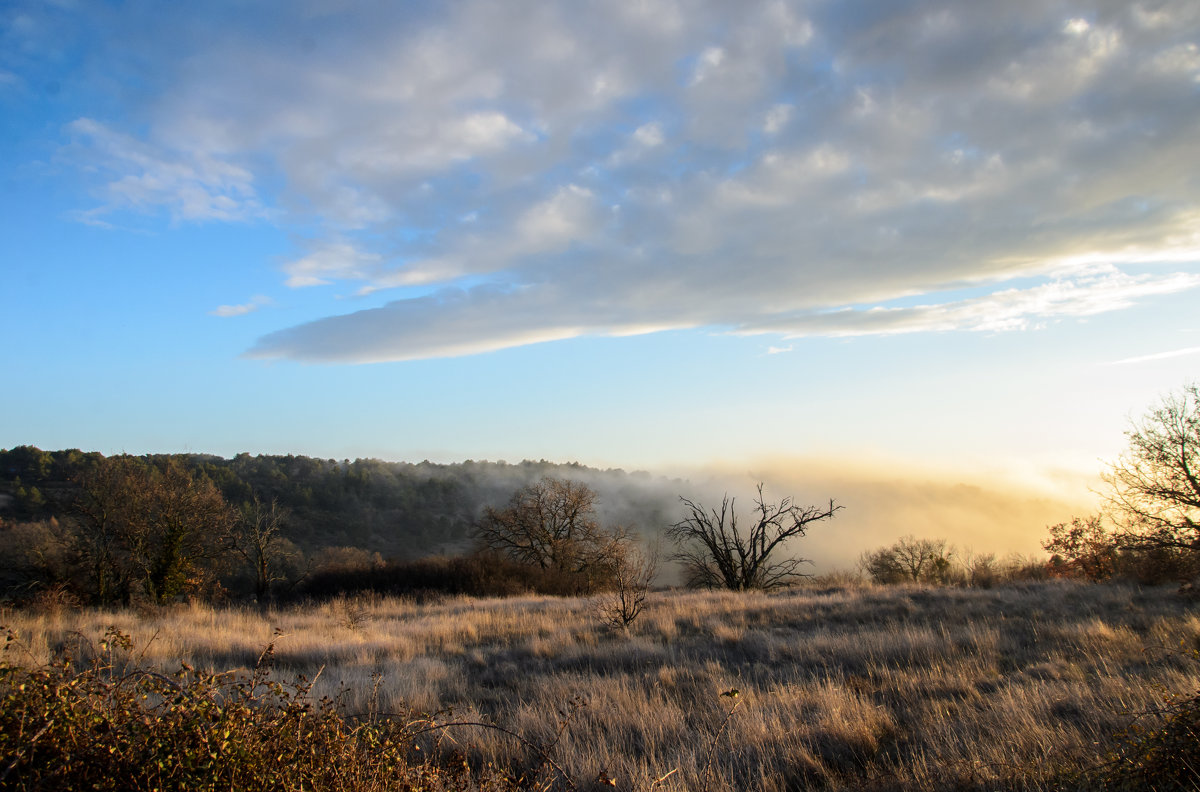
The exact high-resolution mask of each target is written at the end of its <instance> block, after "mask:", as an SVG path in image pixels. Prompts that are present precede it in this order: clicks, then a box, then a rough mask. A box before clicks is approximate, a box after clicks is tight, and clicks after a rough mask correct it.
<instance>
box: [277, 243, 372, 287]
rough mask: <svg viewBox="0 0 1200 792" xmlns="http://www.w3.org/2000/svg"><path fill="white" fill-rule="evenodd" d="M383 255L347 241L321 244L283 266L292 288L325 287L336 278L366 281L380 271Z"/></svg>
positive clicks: (288, 283)
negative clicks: (373, 273)
mask: <svg viewBox="0 0 1200 792" xmlns="http://www.w3.org/2000/svg"><path fill="white" fill-rule="evenodd" d="M382 258H383V257H382V256H380V255H379V254H377V253H365V252H363V251H361V250H359V249H357V248H356V247H355V246H354V245H352V244H350V243H348V242H338V241H335V242H329V243H325V244H322V245H321V246H320V247H318V248H317V249H315V250H313V251H312V252H311V253H309V254H308V255H307V256H304V257H303V258H299V259H295V260H294V261H289V262H288V263H286V264H284V265H283V271H284V272H285V273H287V276H288V278H287V281H286V283H287V285H288V286H290V287H292V288H299V287H303V286H324V285H328V284H329V283H332V282H333V281H334V280H347V279H354V280H364V279H367V278H369V277H370V273H372V272H375V271H377V270H378V268H379V265H380V262H381V261H382Z"/></svg>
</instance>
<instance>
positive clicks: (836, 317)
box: [739, 271, 1200, 338]
mask: <svg viewBox="0 0 1200 792" xmlns="http://www.w3.org/2000/svg"><path fill="white" fill-rule="evenodd" d="M1198 287H1200V275H1194V274H1186V273H1176V274H1172V275H1163V276H1149V275H1147V276H1140V277H1134V276H1129V275H1126V274H1124V273H1121V272H1117V271H1109V272H1107V273H1106V274H1104V275H1103V276H1099V277H1097V276H1095V275H1093V274H1087V273H1085V274H1084V275H1083V276H1082V277H1077V278H1074V279H1061V280H1055V281H1051V282H1049V283H1045V284H1042V285H1039V286H1033V287H1029V288H1025V289H1018V288H1008V289H1003V290H1001V291H997V292H994V293H992V294H988V295H985V296H982V297H973V298H970V299H964V300H958V301H955V302H949V303H941V304H937V303H934V304H928V305H916V306H912V307H906V308H889V307H882V306H876V307H872V308H843V309H840V310H835V311H830V312H824V313H809V314H805V315H799V316H793V317H778V318H771V319H767V320H766V321H763V322H760V323H757V324H750V325H746V326H743V327H741V328H739V332H741V333H745V334H758V333H780V334H782V335H783V336H784V337H786V338H798V337H803V336H831V337H849V336H863V335H894V334H899V333H922V332H946V331H952V330H968V331H977V332H978V331H983V332H1005V331H1013V330H1025V329H1028V328H1030V327H1033V326H1036V325H1037V324H1039V323H1040V322H1043V321H1046V320H1053V319H1060V318H1063V317H1083V316H1093V315H1096V314H1100V313H1105V312H1107V311H1113V310H1119V309H1122V308H1128V307H1129V306H1131V305H1133V304H1134V302H1135V301H1137V300H1139V299H1142V298H1145V297H1149V296H1154V295H1159V294H1171V293H1175V292H1180V291H1186V290H1189V289H1195V288H1198Z"/></svg>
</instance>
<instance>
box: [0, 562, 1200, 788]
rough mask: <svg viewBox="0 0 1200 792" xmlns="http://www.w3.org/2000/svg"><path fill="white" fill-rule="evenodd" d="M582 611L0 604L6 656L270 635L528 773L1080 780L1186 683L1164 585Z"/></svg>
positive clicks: (549, 606)
mask: <svg viewBox="0 0 1200 792" xmlns="http://www.w3.org/2000/svg"><path fill="white" fill-rule="evenodd" d="M599 607H600V603H599V601H598V600H595V599H589V598H564V599H559V598H550V597H535V596H529V597H519V598H513V599H498V600H475V599H467V598H458V599H447V600H443V601H440V602H430V603H424V604H417V603H414V602H411V601H406V600H402V599H394V598H363V599H341V600H335V601H332V602H328V603H324V604H320V605H312V606H295V607H288V608H285V609H277V610H268V611H256V610H251V609H225V610H219V609H218V610H214V609H210V608H208V607H202V606H180V607H176V608H172V609H166V610H160V611H153V612H148V613H136V612H132V611H98V610H83V611H66V612H62V613H59V614H37V613H34V612H28V611H8V612H3V613H2V614H0V623H2V624H5V625H7V627H8V628H9V629H11V630H12V631H13V632H14V635H15V636H16V639H17V642H18V643H19V644H20V645H22V646H23V647H25V649H24V650H22V652H23V655H22V658H23V659H21V662H22V663H23V664H24V665H26V666H27V667H33V666H37V665H39V664H46V663H50V662H52V661H53V660H54V659H55V658H58V657H61V656H63V655H64V654H70V653H75V654H78V653H79V652H81V651H82V648H83V647H84V646H86V645H87V644H88V642H89V641H94V640H95V638H96V637H98V636H102V635H104V634H105V632H106V631H108V630H110V629H111V628H115V629H116V630H118V631H120V632H121V633H123V634H127V635H130V636H132V637H133V641H134V647H135V648H134V650H133V651H135V652H137V653H139V657H140V663H141V664H142V665H143V666H145V667H147V668H152V669H157V670H158V671H159V672H162V673H164V674H170V673H173V672H174V671H176V670H177V669H178V668H179V664H180V663H181V662H186V663H188V664H190V665H191V666H192V667H194V668H195V669H196V671H197V673H202V674H222V673H230V672H232V673H234V674H235V675H236V674H240V675H241V677H237V678H251V677H253V675H254V673H255V664H256V661H257V659H258V657H259V656H260V655H261V653H262V651H263V647H265V646H267V645H268V644H271V643H272V642H273V643H274V652H273V658H272V659H273V662H274V670H273V674H274V675H275V678H277V679H290V678H294V677H295V676H296V675H301V674H302V675H304V676H305V677H306V678H307V679H315V682H312V683H306V684H307V685H308V687H307V688H306V689H305V695H306V696H308V697H311V699H312V700H314V701H319V700H321V699H323V698H324V699H328V700H329V701H336V702H337V711H338V714H339V716H340V717H343V718H348V719H349V721H348V722H352V723H357V722H359V720H356V718H357V717H358V716H363V717H371V718H375V719H376V721H378V719H379V718H381V717H382V716H384V715H386V714H388V713H391V714H392V715H394V716H395V721H396V722H405V723H411V722H415V719H417V716H418V715H419V714H420V713H427V714H430V715H433V717H434V718H435V719H437V720H438V722H439V723H443V724H444V723H446V722H449V721H462V722H482V723H490V724H495V725H497V726H499V727H501V728H500V729H488V728H478V727H466V726H463V727H452V728H449V729H444V730H441V731H439V732H438V740H437V742H436V743H432V742H431V743H428V744H427V745H425V747H424V748H423V750H426V751H431V750H432V749H440V750H441V751H442V756H443V758H444V757H445V756H446V755H448V753H447V752H452V751H454V750H458V751H461V754H462V757H463V758H464V759H465V760H466V761H467V762H468V764H469V765H470V766H471V767H475V768H480V767H486V766H487V765H488V764H489V763H490V764H491V765H493V766H495V767H498V768H504V769H505V771H506V772H511V773H512V774H513V775H514V776H518V775H520V774H521V772H523V771H524V772H527V773H529V774H531V775H530V777H532V774H533V771H534V770H536V769H537V768H538V767H541V766H543V765H544V764H545V761H544V760H545V758H546V757H543V756H541V755H540V754H539V753H538V750H540V749H538V750H534V749H535V748H536V747H537V746H541V747H542V748H546V747H547V746H553V748H552V749H549V750H548V756H550V757H551V758H553V760H554V762H555V763H557V764H558V765H559V766H560V767H561V768H562V771H563V777H562V778H559V779H558V781H557V782H556V783H558V784H559V785H560V786H563V785H569V784H568V781H567V780H565V779H573V780H574V782H576V783H578V784H579V785H580V786H581V787H586V786H588V784H590V783H592V780H593V779H612V780H614V781H615V783H616V785H617V787H618V788H621V789H648V788H651V787H652V786H654V785H655V784H656V781H657V782H658V784H657V786H659V787H662V788H674V789H701V788H704V789H712V790H747V789H752V790H764V791H769V790H792V789H805V788H824V789H830V790H858V789H868V788H869V789H879V790H891V789H896V790H901V789H903V790H950V789H979V790H983V789H1058V788H1072V787H1074V788H1093V787H1098V786H1099V785H1101V784H1103V783H1107V782H1106V781H1104V779H1106V778H1107V779H1112V778H1116V776H1115V775H1113V772H1111V771H1112V770H1113V768H1114V767H1117V766H1118V765H1121V763H1122V762H1124V766H1130V765H1131V764H1133V765H1136V764H1137V762H1136V761H1134V760H1131V759H1129V756H1130V754H1129V753H1128V750H1129V746H1130V745H1131V744H1132V743H1135V742H1137V741H1138V740H1141V741H1142V743H1143V744H1144V745H1145V746H1149V747H1147V749H1146V750H1147V752H1149V751H1151V749H1152V748H1153V747H1154V746H1158V745H1169V746H1175V747H1173V748H1170V750H1167V751H1165V752H1164V751H1162V750H1160V751H1159V754H1158V755H1159V756H1160V757H1166V759H1164V761H1166V762H1167V763H1168V764H1169V763H1170V762H1171V761H1173V759H1172V758H1171V757H1173V756H1174V755H1175V754H1178V752H1179V750H1180V749H1179V747H1178V746H1179V745H1183V746H1184V747H1185V748H1184V749H1185V750H1192V749H1190V748H1187V746H1193V747H1194V746H1195V745H1197V744H1198V743H1197V741H1196V740H1195V739H1192V742H1188V741H1187V738H1186V735H1185V737H1184V738H1182V739H1183V742H1174V743H1172V742H1170V741H1169V740H1166V738H1164V737H1163V734H1164V733H1165V732H1164V729H1166V728H1167V727H1169V726H1171V725H1172V724H1175V725H1179V724H1181V723H1184V722H1185V720H1186V718H1184V719H1180V718H1176V719H1175V720H1174V721H1171V720H1169V719H1164V714H1167V715H1169V713H1166V712H1165V710H1164V701H1166V700H1168V699H1169V700H1172V701H1175V702H1177V703H1176V705H1175V706H1176V710H1175V711H1176V712H1177V713H1178V712H1180V711H1184V712H1185V715H1186V713H1187V712H1190V711H1186V710H1180V709H1179V707H1180V706H1181V705H1180V704H1178V702H1183V701H1187V700H1189V697H1191V696H1193V695H1194V694H1195V693H1196V691H1197V689H1200V664H1198V663H1197V662H1196V660H1195V658H1194V654H1193V650H1195V649H1196V648H1197V647H1200V613H1198V612H1197V609H1196V607H1195V606H1194V605H1189V604H1186V603H1184V602H1182V601H1181V600H1180V599H1178V598H1177V597H1176V596H1175V595H1174V594H1173V592H1172V591H1170V590H1168V589H1160V588H1145V589H1143V588H1137V587H1132V586H1123V585H1099V586H1098V585H1085V584H1078V583H1073V582H1068V581H1053V582H1044V583H1027V584H1020V585H1012V586H1006V587H997V588H993V589H987V590H979V589H948V588H923V587H889V588H871V587H853V586H838V587H833V588H828V589H825V590H818V589H810V590H795V591H789V592H784V593H780V594H774V595H767V594H761V593H745V594H731V593H720V592H698V593H678V592H663V593H657V594H653V595H651V597H650V598H649V599H648V600H647V602H646V609H645V611H644V613H643V614H642V615H641V618H639V619H638V620H637V621H636V622H635V623H634V624H632V625H631V626H629V627H628V629H626V630H614V629H611V628H608V627H605V626H604V625H603V623H602V620H601V619H600V618H598V609H599ZM6 656H7V657H8V658H9V661H10V662H11V661H14V660H16V658H14V657H12V656H11V650H10V651H9V652H6ZM735 690H736V691H737V697H736V698H732V697H731V696H728V695H726V696H722V693H730V692H731V691H735ZM734 707H736V708H737V709H736V711H733V709H734ZM731 713H732V714H731ZM1185 725H1186V724H1185ZM513 734H517V735H520V736H521V738H522V739H520V740H518V739H515V738H514V737H513V736H512V735H513ZM1171 734H1172V735H1174V736H1173V737H1171V739H1175V738H1176V737H1178V733H1176V732H1172V733H1171ZM1122 735H1124V736H1122ZM1168 736H1170V735H1168ZM1156 740H1157V741H1158V742H1155V741H1156ZM1164 740H1166V742H1164ZM1123 752H1124V753H1123ZM1146 755H1147V756H1148V755H1149V753H1146ZM1122 757H1124V759H1123V758H1122ZM335 760H336V758H333V759H331V760H330V761H335ZM4 761H8V760H7V759H4ZM1143 764H1145V763H1143ZM1138 766H1139V767H1141V766H1142V765H1138ZM1145 766H1146V767H1149V765H1148V764H1145ZM1135 769H1136V768H1135ZM1105 773H1107V775H1105ZM1135 775H1136V774H1135ZM664 776H667V777H666V778H665V779H664V778H663V777H664ZM538 777H539V778H541V779H542V780H543V781H546V780H548V779H549V780H553V777H555V774H550V776H547V775H546V774H545V773H542V775H540V776H538ZM1132 777H1133V776H1131V775H1127V776H1122V778H1126V780H1128V778H1132ZM1188 778H1190V777H1188ZM1197 778H1200V776H1197ZM659 779H663V780H661V781H659ZM597 783H599V782H597ZM602 785H603V786H607V782H605V783H604V784H602ZM609 788H611V787H609ZM1181 788H1191V787H1186V786H1185V787H1181Z"/></svg>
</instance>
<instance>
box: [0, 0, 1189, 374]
mask: <svg viewBox="0 0 1200 792" xmlns="http://www.w3.org/2000/svg"><path fill="white" fill-rule="evenodd" d="M1198 9H1200V7H1198V6H1197V5H1196V4H1195V3H1194V2H1189V0H1167V1H1166V2H1163V3H1159V4H1156V5H1155V7H1154V9H1153V10H1148V9H1147V8H1143V7H1142V6H1140V5H1137V4H1127V6H1121V7H1115V6H1112V5H1110V4H1104V3H1101V2H1099V0H1080V1H1079V2H1076V3H1073V4H1072V5H1071V6H1070V8H1069V9H1064V8H1063V7H1060V6H1053V5H1047V4H1044V3H1039V2H1036V0H1014V2H1010V3H1002V4H985V5H979V4H970V5H964V4H962V3H956V2H952V0H916V2H912V3H904V4H890V5H888V4H883V5H881V4H876V3H870V2H865V0H863V1H862V2H857V1H854V0H852V1H851V2H847V3H837V4H827V5H818V6H810V7H801V6H800V5H798V4H793V3H788V2H780V1H779V0H752V1H751V2H747V3H742V4H720V3H704V2H699V0H696V1H695V2H693V1H692V0H654V1H653V2H650V1H649V0H648V2H645V3H640V4H634V5H630V6H628V7H625V6H621V7H613V5H612V4H610V3H604V2H599V1H598V0H597V1H596V2H583V3H571V4H564V3H556V2H533V0H528V2H526V1H525V0H514V2H513V3H505V4H502V6H498V5H496V4H493V3H489V2H484V0H465V1H464V2H462V3H455V4H445V5H436V6H428V7H422V8H420V9H414V8H413V7H412V6H410V5H407V4H395V5H394V6H387V7H383V8H380V7H373V8H372V9H371V11H370V13H368V12H366V11H365V10H356V9H353V8H350V9H344V8H340V7H335V5H330V4H328V3H327V2H325V0H304V1H303V2H301V3H300V4H299V5H292V4H288V5H282V4H280V5H272V4H271V3H267V4H266V5H264V6H261V7H259V8H257V9H256V10H255V12H254V13H244V14H243V13H239V14H237V15H234V16H232V17H228V18H222V19H221V20H220V21H219V22H218V21H217V20H216V19H215V18H214V17H212V16H210V14H211V12H210V11H208V10H207V8H206V6H195V7H189V8H187V9H181V10H178V11H177V12H175V13H172V14H170V15H162V16H158V17H154V18H153V19H152V20H151V21H145V22H144V21H139V20H138V19H134V18H133V16H134V15H133V12H132V10H130V11H124V10H122V9H114V10H108V11H103V12H101V11H96V10H88V9H87V7H86V6H85V7H83V8H81V9H78V10H77V11H75V12H74V13H75V14H77V15H80V16H79V17H78V19H77V20H76V23H77V25H78V26H80V27H81V28H82V27H86V26H91V27H89V28H88V29H91V28H95V29H96V30H98V31H100V34H99V35H100V36H101V37H102V38H103V40H104V41H105V42H107V43H106V44H102V45H100V46H99V47H98V50H97V52H95V53H93V54H92V57H91V58H90V59H89V60H88V61H87V63H88V64H90V66H89V67H88V68H92V69H94V70H95V71H96V73H95V74H94V75H92V82H93V83H94V84H96V85H98V86H103V85H105V83H104V82H103V78H104V76H105V75H108V74H118V73H125V72H127V71H129V70H131V69H134V68H135V67H141V65H143V64H152V65H153V68H152V69H151V70H150V71H149V72H147V74H148V76H147V79H146V81H145V84H144V85H142V87H141V88H140V90H139V91H138V92H117V91H113V92H112V93H111V94H110V95H109V96H108V99H109V105H106V104H105V103H103V102H100V103H97V105H96V106H97V107H98V108H101V107H106V106H110V105H111V106H116V107H119V108H120V111H116V112H113V113H112V114H111V115H102V114H101V113H100V112H99V110H97V111H95V112H94V113H93V114H92V115H90V116H88V117H86V118H81V119H79V120H77V121H75V122H74V123H72V124H70V125H69V126H68V127H67V129H66V135H67V137H68V138H69V139H70V142H69V143H68V144H67V145H66V147H65V149H64V156H65V157H66V158H67V159H69V160H70V161H71V162H74V163H77V164H78V165H80V166H81V167H82V168H84V169H86V171H87V173H89V174H90V177H91V178H93V179H94V180H95V182H96V184H97V185H98V187H97V192H96V195H97V196H98V200H99V201H100V203H101V205H100V206H97V207H93V208H91V209H89V210H85V211H84V212H81V213H80V217H81V219H84V220H86V221H90V222H95V223H106V222H109V221H110V220H111V216H112V214H113V213H115V212H118V211H122V212H140V213H145V214H149V215H154V214H158V213H165V214H166V215H168V216H169V217H170V218H171V220H172V221H174V222H176V223H190V222H214V221H219V222H232V221H245V220H248V219H261V220H265V221H268V222H272V223H275V224H277V225H279V226H280V227H281V228H283V229H284V230H286V231H288V232H290V233H292V234H293V235H295V236H300V237H303V238H306V239H308V240H310V241H309V242H308V243H307V246H306V249H305V250H304V251H303V252H302V253H301V254H300V255H298V256H297V257H295V258H294V259H292V260H291V261H290V262H289V263H287V264H285V265H284V266H283V277H284V279H285V280H286V282H287V284H288V285H289V286H293V287H301V286H311V285H317V284H333V283H337V284H346V285H347V287H348V288H349V289H350V290H351V291H357V292H359V293H364V294H365V293H379V292H384V291H387V290H393V289H394V290H400V291H398V292H397V293H396V299H395V300H392V301H391V302H390V303H388V304H387V305H385V306H382V307H379V308H374V309H371V310H369V311H358V312H354V313H349V314H344V315H338V312H339V311H340V310H343V309H344V304H338V303H334V302H332V301H331V302H330V303H329V308H328V310H329V313H330V314H331V315H330V316H328V317H327V318H326V319H324V320H320V321H317V322H313V323H309V324H306V325H302V326H299V327H295V328H283V329H281V330H279V331H278V332H276V333H274V334H272V335H269V336H267V337H264V338H263V339H261V341H260V342H259V343H258V344H257V345H256V346H255V348H254V350H253V352H252V354H254V355H261V356H272V355H273V356H285V357H292V358H296V359H303V360H315V359H320V360H327V361H331V362H337V361H345V362H351V361H365V360H398V359H410V358H413V357H430V356H436V355H443V354H469V353H472V352H479V351H485V350H492V349H500V348H504V347H507V346H514V345H520V344H526V343H533V342H537V341H542V340H547V339H552V338H569V337H574V336H577V335H582V334H600V335H621V334H627V333H632V332H645V331H646V328H665V327H670V328H680V327H707V328H714V329H720V330H728V331H731V332H753V333H773V334H777V335H779V336H781V337H787V336H804V335H813V334H822V335H838V334H840V335H847V336H852V335H861V334H864V333H875V332H879V333H895V332H930V331H947V330H977V331H997V330H1003V329H1023V328H1035V327H1038V326H1040V325H1041V324H1043V323H1045V322H1046V321H1053V320H1055V319H1058V318H1062V317H1071V316H1087V315H1094V314H1097V313H1101V312H1104V311H1112V310H1119V309H1121V308H1123V307H1127V306H1129V305H1131V304H1133V303H1134V302H1136V301H1140V300H1150V299H1153V298H1154V297H1155V296H1156V295H1160V294H1165V293H1169V292H1173V291H1179V290H1181V289H1185V288H1193V287H1194V286H1195V277H1196V272H1197V266H1198V265H1197V262H1198V261H1200V188H1198V187H1197V184H1196V181H1195V179H1194V178H1193V176H1192V173H1191V170H1190V169H1189V168H1187V167H1181V163H1192V162H1196V161H1200V104H1198V103H1197V102H1196V101H1195V91H1196V85H1197V82H1198V80H1200V56H1198V55H1197V50H1196V37H1197V33H1198V32H1200V10H1198ZM26 13H28V14H37V13H39V12H38V11H37V9H36V6H31V7H30V9H28V10H27V11H26ZM60 22H61V20H60ZM62 24H65V23H62ZM62 24H59V25H58V28H60V29H61V27H62ZM127 26H134V28H133V29H136V30H138V31H141V32H145V33H151V32H152V33H153V35H136V36H129V35H124V34H122V35H118V33H117V31H121V30H124V28H125V27H127ZM42 29H47V30H48V29H50V28H49V27H48V26H46V25H42ZM66 38H67V39H68V40H70V37H69V36H67V37H66ZM26 50H27V51H29V52H36V51H37V50H36V48H26ZM0 68H9V69H12V68H13V67H11V66H9V65H7V64H3V63H0ZM15 73H16V74H17V75H18V76H23V75H22V73H21V71H20V70H19V69H18V70H17V71H16V72H15ZM109 90H112V89H111V87H110V89H109ZM463 218H471V221H470V222H463V220H462V219H463ZM1098 262H1099V263H1101V264H1103V265H1105V266H1106V267H1107V268H1108V269H1107V270H1105V274H1103V275H1101V276H1097V275H1096V274H1095V273H1096V271H1095V266H1096V264H1097V263H1098ZM416 286H419V287H421V288H422V296H421V297H417V298H411V299H410V296H409V295H408V294H406V293H405V292H404V291H403V290H405V289H409V288H412V287H416ZM964 290H967V291H969V293H970V296H969V297H962V298H958V299H941V298H939V295H943V294H954V293H962V292H963V291H964ZM330 299H331V300H332V295H330Z"/></svg>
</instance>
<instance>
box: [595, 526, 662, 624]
mask: <svg viewBox="0 0 1200 792" xmlns="http://www.w3.org/2000/svg"><path fill="white" fill-rule="evenodd" d="M657 573H658V547H657V545H656V546H655V547H653V548H651V549H650V550H649V551H643V550H641V549H640V548H638V547H635V546H633V545H629V546H628V548H627V549H626V552H625V553H624V554H623V555H622V557H621V558H620V559H619V560H618V561H617V563H616V567H615V569H614V570H613V581H612V582H613V589H612V591H611V592H609V593H608V594H606V595H605V596H604V597H603V598H602V599H601V602H600V618H601V620H602V621H604V623H605V624H610V625H612V626H613V627H620V628H621V629H627V628H628V627H629V625H631V624H633V622H634V621H636V620H637V617H638V616H640V615H641V613H642V610H643V609H644V608H645V605H646V597H647V596H648V595H649V594H650V586H651V584H653V582H654V576H655V575H656V574H657Z"/></svg>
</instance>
